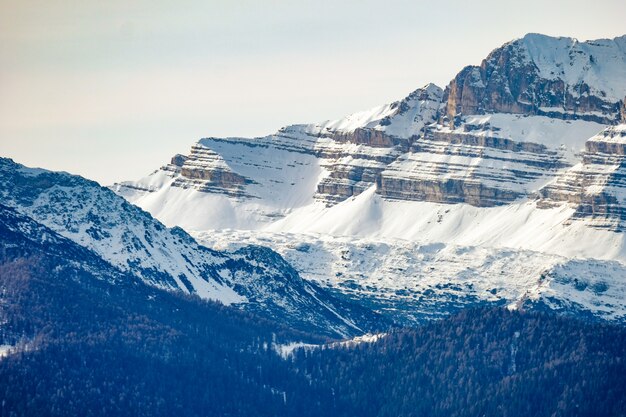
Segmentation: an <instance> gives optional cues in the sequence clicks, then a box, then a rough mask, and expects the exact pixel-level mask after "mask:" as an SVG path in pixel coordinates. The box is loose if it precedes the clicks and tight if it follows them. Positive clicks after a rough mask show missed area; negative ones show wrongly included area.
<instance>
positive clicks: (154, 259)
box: [0, 159, 385, 337]
mask: <svg viewBox="0 0 626 417" xmlns="http://www.w3.org/2000/svg"><path fill="white" fill-rule="evenodd" d="M0 196H1V197H2V202H3V204H4V205H6V206H10V207H12V208H13V209H15V210H16V211H17V212H19V213H20V214H22V215H25V216H28V217H30V218H32V219H33V220H34V221H36V222H38V223H40V224H42V225H44V226H46V227H48V228H49V229H51V230H53V231H54V232H55V233H58V234H59V235H61V236H63V237H65V238H68V239H70V240H71V241H73V242H74V243H76V244H78V245H80V246H81V247H83V248H85V249H87V250H89V251H90V252H91V253H93V254H95V255H96V256H98V257H100V258H101V260H102V262H105V263H107V264H110V265H111V266H113V267H115V268H116V269H118V270H119V271H120V273H124V274H127V275H132V276H134V277H135V278H136V279H139V280H141V281H142V282H145V283H147V284H149V285H152V286H154V287H157V288H160V289H165V290H169V291H180V292H183V293H186V294H193V295H196V296H198V297H200V298H203V299H209V300H215V301H219V302H221V303H224V304H226V305H236V306H238V307H240V308H242V309H245V310H247V311H256V312H258V313H259V314H260V315H262V316H265V317H268V318H276V319H278V320H280V321H281V322H284V323H287V324H290V325H291V326H293V327H294V328H299V329H303V330H311V331H314V332H317V333H319V334H326V335H329V336H334V337H341V336H346V335H353V334H360V333H362V332H364V331H367V330H369V329H370V328H372V327H375V326H379V325H380V326H385V324H384V321H381V322H380V323H378V324H376V323H377V320H378V318H377V316H376V314H373V313H372V312H371V311H368V310H366V309H364V308H363V307H359V306H357V305H353V304H351V303H347V302H344V301H341V300H339V299H337V298H334V297H333V296H332V295H331V294H329V293H328V291H326V290H324V289H322V288H320V287H319V286H318V285H317V284H315V283H311V282H308V281H305V280H303V279H302V278H301V277H300V276H299V274H298V273H297V272H296V271H295V270H294V269H293V268H291V267H290V266H289V265H288V264H287V263H286V262H285V261H284V260H283V259H282V258H281V256H280V255H278V254H277V253H275V252H273V251H272V250H270V249H267V248H264V247H260V246H255V247H243V248H239V249H238V250H237V251H234V252H230V253H223V252H218V251H215V250H212V249H208V248H206V247H204V246H202V245H200V244H198V243H197V242H196V241H195V240H194V239H193V238H192V237H191V236H189V235H188V234H187V233H186V232H185V231H183V230H182V229H181V228H172V229H168V228H166V227H165V226H163V224H161V223H160V222H159V221H157V220H155V219H154V218H152V216H151V215H150V214H148V213H146V212H144V211H143V210H141V209H139V208H138V207H135V206H133V205H132V204H129V203H128V202H127V201H126V200H124V199H123V198H121V197H119V196H117V195H115V194H114V193H113V192H112V191H110V190H108V189H107V188H104V187H101V186H100V185H98V184H97V183H95V182H93V181H89V180H86V179H84V178H81V177H78V176H74V175H70V174H67V173H59V172H50V171H46V170H42V169H33V168H27V167H24V166H22V165H19V164H17V163H15V162H13V161H11V160H9V159H0Z"/></svg>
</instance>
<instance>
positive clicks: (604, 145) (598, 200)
mask: <svg viewBox="0 0 626 417" xmlns="http://www.w3.org/2000/svg"><path fill="white" fill-rule="evenodd" d="M539 194H540V196H541V198H542V199H541V200H540V202H541V204H542V205H544V206H555V205H559V204H562V203H563V202H565V203H568V204H570V205H572V206H573V207H574V208H575V209H576V211H575V213H574V216H573V219H574V220H584V221H587V222H588V223H589V224H590V225H591V226H593V227H597V228H607V229H610V230H613V231H620V232H621V231H623V230H624V227H626V125H623V124H622V125H617V126H613V127H610V128H607V129H606V130H604V131H603V132H601V133H600V134H598V135H596V136H594V137H592V138H591V139H589V140H588V141H587V142H586V143H585V152H584V153H583V155H582V161H581V162H580V163H579V164H577V165H575V166H574V167H572V168H571V169H569V170H567V171H566V172H564V173H563V174H562V175H560V176H559V177H558V178H556V180H555V181H554V182H553V183H551V184H549V185H548V186H546V187H544V188H543V189H541V190H540V192H539Z"/></svg>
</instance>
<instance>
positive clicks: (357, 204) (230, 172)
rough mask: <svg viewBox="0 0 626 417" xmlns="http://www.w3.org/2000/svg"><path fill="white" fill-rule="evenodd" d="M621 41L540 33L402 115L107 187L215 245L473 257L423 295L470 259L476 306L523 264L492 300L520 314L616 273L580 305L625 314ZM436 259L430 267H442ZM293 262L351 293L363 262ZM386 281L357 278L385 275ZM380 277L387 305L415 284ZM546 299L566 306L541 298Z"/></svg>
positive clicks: (194, 159)
mask: <svg viewBox="0 0 626 417" xmlns="http://www.w3.org/2000/svg"><path fill="white" fill-rule="evenodd" d="M625 41H626V37H619V38H615V39H613V40H597V41H588V42H578V41H576V40H574V39H571V38H551V37H547V36H543V35H535V34H530V35H527V36H525V37H524V38H522V39H518V40H515V41H512V42H509V43H507V44H505V45H503V46H502V47H500V48H497V49H496V50H494V51H493V52H492V53H491V54H490V55H489V56H488V57H487V58H486V59H485V60H484V61H483V62H482V64H481V65H480V66H469V67H466V68H464V69H463V70H462V71H461V72H459V74H458V75H457V76H456V77H455V78H454V79H453V80H452V81H451V82H450V84H449V85H448V86H447V87H446V88H445V90H442V89H441V88H439V87H437V86H434V85H432V84H429V85H427V86H425V87H423V88H420V89H418V90H416V91H414V92H413V93H411V94H410V95H409V96H407V97H406V98H404V99H402V100H399V101H397V102H394V103H392V104H388V105H384V106H380V107H378V108H375V109H372V110H369V111H364V112H359V113H355V114H353V115H350V116H347V117H346V118H343V119H340V120H336V121H329V122H324V123H318V124H310V125H294V126H288V127H285V128H283V129H281V130H279V131H278V132H277V133H275V134H273V135H269V136H266V137H260V138H205V139H202V140H200V141H199V142H198V143H197V144H196V145H194V146H193V147H192V149H191V152H190V153H189V154H188V155H177V156H175V157H174V158H172V161H171V163H170V164H168V165H166V166H164V167H162V168H161V169H159V170H157V171H155V172H154V173H153V174H151V175H149V176H148V177H146V178H143V179H141V180H139V181H134V182H125V183H122V184H116V185H115V186H113V187H112V188H113V190H115V191H116V192H117V193H119V194H121V195H123V196H124V197H126V198H127V199H128V200H129V201H131V202H133V203H135V204H137V205H139V206H140V207H142V208H144V209H146V210H148V211H150V212H151V213H152V214H154V215H155V216H156V217H157V218H159V219H160V220H162V221H163V222H164V223H166V224H167V225H170V226H174V225H178V226H181V227H183V228H185V229H186V230H189V231H192V232H196V233H199V234H198V236H201V237H202V239H203V241H204V242H206V243H207V244H208V245H224V244H226V243H228V244H236V243H237V240H238V239H244V238H245V241H249V242H256V241H257V238H258V236H257V235H256V233H260V234H259V236H265V237H264V242H265V243H264V244H266V245H269V246H272V245H274V243H273V239H276V242H277V243H276V244H275V245H276V248H277V249H278V250H280V251H281V253H282V254H284V255H285V256H287V251H285V250H283V249H282V248H283V246H281V243H280V242H281V239H283V238H282V237H281V236H288V239H289V240H290V242H292V243H293V242H295V244H298V242H301V243H302V242H308V240H309V238H310V235H312V236H316V237H315V239H320V240H321V241H324V242H326V241H327V239H329V241H332V242H334V240H333V239H336V238H339V239H343V238H348V239H350V238H358V239H359V242H363V243H362V244H363V245H367V244H370V243H371V244H372V245H374V246H375V247H378V246H377V245H378V244H379V242H382V243H383V244H385V245H386V244H389V245H392V246H393V247H396V246H397V245H399V246H398V247H403V245H405V244H404V243H401V244H397V243H396V242H397V241H398V239H401V240H403V241H408V242H409V243H407V245H409V246H408V247H414V248H422V247H429V246H430V245H433V244H435V245H437V244H443V245H444V247H446V248H454V249H451V250H452V251H453V252H454V251H456V250H457V248H461V249H459V250H461V251H466V252H464V253H468V254H470V255H468V256H469V258H463V259H464V260H463V262H460V263H458V264H455V265H457V266H459V268H457V269H455V268H452V267H450V268H452V269H450V268H448V269H444V270H445V271H447V272H445V274H443V275H434V277H433V281H429V283H428V284H427V288H431V287H433V286H436V285H439V284H441V285H444V284H443V283H444V281H445V280H446V279H449V280H454V279H457V278H459V277H463V276H465V275H464V274H463V273H462V271H463V265H465V264H467V263H470V262H471V259H470V258H471V256H476V257H477V258H476V259H479V260H481V261H480V262H485V264H484V265H483V267H478V266H474V267H473V268H474V270H475V271H476V273H475V274H474V275H472V276H473V277H474V278H472V279H474V280H479V278H478V277H482V279H484V280H485V281H484V285H482V286H481V285H478V284H476V283H474V284H473V285H474V287H475V288H481V290H480V291H482V290H485V291H483V292H479V293H477V294H474V293H473V292H472V291H470V290H468V292H467V293H465V296H466V301H467V302H468V303H472V302H483V301H494V300H495V299H494V298H493V297H491V296H489V295H485V292H486V291H487V289H489V291H491V287H493V286H494V284H493V283H492V282H491V281H490V279H488V278H485V277H484V275H487V274H494V273H495V272H494V271H495V270H494V269H491V266H492V265H500V264H502V265H505V264H507V263H509V262H510V263H511V264H512V265H519V266H520V267H519V268H511V270H510V273H507V274H506V277H507V278H506V280H505V281H506V283H505V284H503V285H502V287H503V288H507V289H508V290H498V291H499V293H500V294H503V295H502V297H501V299H499V301H498V302H512V303H518V302H520V300H524V299H527V298H528V297H527V296H525V295H524V294H527V293H528V294H535V293H537V292H536V291H535V290H533V288H534V286H536V285H537V282H538V280H539V279H540V277H541V276H544V277H546V276H549V273H551V272H550V271H555V270H558V271H560V272H559V274H561V275H559V276H565V275H567V276H570V277H571V276H573V275H582V274H585V273H587V272H588V271H595V272H593V274H596V275H594V276H597V277H602V274H603V273H604V272H602V271H606V272H605V274H606V277H605V278H602V279H606V284H607V285H608V286H609V288H611V289H612V290H611V291H616V292H611V291H604V292H602V291H600V292H599V293H598V294H599V295H598V294H596V295H593V296H590V297H586V296H582V295H581V297H580V303H579V304H580V305H581V306H582V307H581V308H582V309H583V310H586V311H591V312H593V313H594V314H597V315H600V316H603V317H607V318H616V319H618V318H619V317H622V316H623V313H622V307H621V304H620V303H615V302H614V300H616V299H619V297H620V294H621V291H622V290H621V288H622V286H621V285H622V284H621V282H622V281H623V272H624V271H623V265H624V263H626V240H625V235H624V233H623V227H624V218H625V217H626V216H625V215H624V213H625V212H626V211H625V210H626V209H625V207H626V201H625V200H624V197H623V194H624V193H623V189H624V187H625V183H624V175H623V173H622V172H621V171H622V166H623V165H624V149H623V146H622V145H623V144H622V142H623V141H622V139H621V138H622V137H623V133H622V132H623V130H624V128H623V125H619V123H620V121H624V120H626V107H625V101H624V100H625V97H626V82H625V78H624V77H626V49H625ZM224 229H226V232H224V233H218V232H215V233H214V232H212V231H214V230H224ZM209 231H211V232H209ZM246 231H254V233H248V232H246ZM203 232H205V233H203ZM206 232H209V233H208V234H207V233H206ZM244 232H245V233H244ZM242 233H243V234H242ZM265 233H266V234H265ZM211 236H217V237H216V238H214V239H213V238H212V237H211ZM229 236H231V238H228V237H229ZM268 236H270V237H268ZM366 242H370V243H366ZM257 243H258V242H257ZM324 245H327V244H326V243H324ZM411 245H413V246H411ZM327 246H328V245H327ZM330 246H333V245H330ZM339 246H341V245H339ZM333 247H334V246H333ZM467 248H469V249H467ZM416 250H417V249H416ZM481 251H484V252H481ZM296 252H298V251H296ZM328 252H329V253H335V254H336V250H335V249H332V250H331V249H329V250H328ZM418 252H419V251H418ZM446 253H447V252H446ZM451 253H452V252H451ZM454 253H456V252H454ZM294 254H295V255H298V256H300V255H301V257H302V258H303V259H304V260H306V259H308V255H307V254H305V253H301V252H298V253H295V252H294ZM444 255H446V254H444ZM290 256H291V255H290ZM372 256H377V255H376V254H375V253H372ZM380 256H381V258H385V257H386V256H387V255H380ZM442 256H443V255H442ZM446 256H448V255H446ZM446 256H443V258H446ZM455 256H456V255H450V256H449V259H450V262H452V261H453V260H454V257H455ZM320 259H327V260H326V262H331V260H332V259H334V258H332V257H331V258H325V257H324V256H322V257H321V258H320ZM432 259H433V260H432V261H429V262H428V263H427V264H428V265H426V264H424V268H426V270H428V268H431V267H433V265H431V264H433V263H437V262H440V260H441V259H440V258H439V257H436V258H432ZM487 259H497V261H493V262H491V261H490V262H489V263H487V262H488V261H487ZM573 259H575V261H574V260H573ZM290 260H291V261H292V262H293V263H294V265H295V266H296V267H297V268H298V270H299V271H300V272H301V273H303V274H305V276H307V277H310V278H314V279H316V280H318V281H319V282H322V283H324V284H325V285H328V286H330V287H332V288H333V289H334V290H337V291H340V292H342V293H344V294H349V293H350V291H348V290H347V289H346V288H347V287H346V286H345V285H344V284H346V283H347V284H346V285H348V284H349V285H351V284H350V281H345V280H347V278H345V277H346V276H350V275H351V272H350V268H352V267H354V266H350V268H348V267H346V268H345V270H343V269H340V270H339V271H330V270H326V269H324V268H322V269H321V270H319V269H318V268H317V267H314V266H311V268H313V270H315V271H322V272H320V273H318V272H311V271H312V270H311V268H309V267H307V266H306V265H309V264H308V263H306V262H305V263H303V262H301V261H300V260H299V259H297V256H294V257H292V258H290ZM570 260H571V262H573V263H571V262H570ZM332 262H334V261H332ZM381 262H385V261H384V260H381ZM407 262H408V261H407ZM442 262H444V263H445V261H442ZM558 265H561V266H558ZM562 265H566V266H562ZM572 265H575V267H573V266H572ZM557 266H558V268H557ZM354 268H355V271H360V270H359V268H358V267H354ZM435 268H436V266H435ZM494 268H497V266H494ZM379 270H380V269H379V267H373V269H372V268H369V267H368V268H365V269H364V270H362V271H360V272H359V273H362V274H363V275H364V276H369V275H370V274H373V275H374V276H377V274H378V272H376V271H379ZM392 271H393V272H392ZM563 271H568V272H563ZM338 272H340V273H341V274H340V275H335V277H339V278H337V279H336V280H335V278H333V277H332V274H333V273H335V274H336V273H338ZM355 273H356V272H355ZM590 273H591V272H590ZM324 274H330V275H331V277H328V276H325V277H323V276H322V275H324ZM394 274H395V275H394ZM563 274H565V275H563ZM568 274H570V275H568ZM593 274H592V275H593ZM384 275H385V276H387V278H386V279H385V280H383V281H381V282H380V283H379V285H373V284H372V283H371V282H369V281H367V282H366V284H364V285H369V286H371V287H375V288H376V291H374V292H373V293H376V294H378V295H379V296H381V297H383V298H384V297H386V296H385V295H384V294H392V293H394V291H400V290H399V289H397V288H396V287H395V286H394V285H393V284H391V283H392V282H405V281H406V282H409V281H411V280H415V281H416V282H421V281H420V279H419V277H420V276H421V275H420V274H419V273H416V272H415V270H413V269H410V268H409V269H406V268H405V269H403V270H393V269H389V270H387V272H385V274H384ZM555 276H556V275H555ZM330 278H332V280H330V281H329V279H330ZM564 279H565V278H564ZM598 279H600V278H598ZM344 281H345V282H344ZM557 281H558V279H557V278H555V279H553V280H550V285H549V286H547V285H542V286H541V289H542V292H541V294H543V295H542V296H537V297H535V299H537V300H539V299H541V300H542V303H545V304H550V303H548V302H547V301H546V300H548V298H551V299H554V300H560V301H559V302H562V303H564V304H562V305H567V303H568V301H567V299H566V298H567V297H565V295H568V296H570V295H572V294H571V293H570V292H568V291H567V290H566V288H565V287H560V286H558V285H557ZM446 282H447V281H446ZM546 282H547V281H546ZM603 282H604V281H603ZM437 283H439V284H437ZM420 285H421V284H420ZM425 285H426V284H425ZM408 287H410V288H413V287H414V286H411V285H408ZM487 287H489V288H487ZM388 288H393V291H392V292H391V293H390V292H389V291H387V289H388ZM416 288H417V287H416ZM419 288H422V289H424V288H426V287H419ZM420 291H421V290H420ZM424 291H425V290H424ZM550 291H554V292H555V294H556V295H555V296H554V297H552V296H550V297H549V296H547V295H546V294H548V293H550ZM359 294H360V295H359V297H361V296H362V297H366V296H367V297H369V296H368V295H367V291H365V292H363V291H361V292H359ZM394 294H395V293H394ZM411 294H414V293H411ZM435 294H439V295H438V297H440V298H439V299H444V298H445V297H447V296H444V295H443V294H441V293H437V292H435ZM559 294H561V295H563V296H560V295H559ZM611 294H612V295H611ZM448 295H449V294H448ZM544 295H545V296H544ZM579 295H580V294H579ZM596 296H597V297H599V298H601V299H602V298H603V297H604V298H605V301H606V302H604V301H598V300H596V299H595V298H594V297H596ZM359 297H354V298H355V299H358V298H359ZM372 297H374V296H372ZM390 297H391V298H393V296H390ZM398 297H399V298H402V297H400V296H397V297H396V298H398ZM410 297H413V295H410ZM416 297H417V298H416V299H417V301H415V303H413V304H411V305H413V306H414V308H416V309H417V310H418V311H422V312H423V313H424V314H426V315H427V314H428V313H427V310H428V309H432V308H433V307H432V305H434V304H436V303H435V301H433V303H434V304H433V303H429V302H426V301H425V299H424V298H419V297H420V296H416ZM370 298H371V297H370ZM399 298H398V299H399ZM496 298H497V297H496ZM411 299H412V298H411ZM435 299H437V297H435V298H433V300H435ZM420 300H422V301H420ZM570 301H571V300H570ZM420 302H421V303H422V304H420ZM572 302H573V301H572ZM555 303H556V302H555ZM555 303H553V304H551V305H552V306H553V307H554V308H556V304H555ZM599 305H603V306H608V305H614V306H615V310H614V311H613V312H607V311H603V310H602V308H599V307H598V306H599ZM415 306H417V307H415ZM419 306H421V307H419ZM570 307H571V306H570ZM384 308H386V307H384ZM393 308H396V307H393ZM412 308H413V307H412ZM572 308H573V307H572ZM420 314H422V313H420Z"/></svg>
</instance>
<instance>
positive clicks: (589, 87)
mask: <svg viewBox="0 0 626 417" xmlns="http://www.w3.org/2000/svg"><path fill="white" fill-rule="evenodd" d="M625 62H626V36H622V37H619V38H615V39H600V40H596V41H588V42H579V41H577V40H576V39H572V38H552V37H549V36H544V35H538V34H529V35H526V36H525V37H524V38H522V39H518V40H515V41H512V42H509V43H507V44H505V45H504V46H502V47H501V48H498V49H496V50H494V51H493V52H492V53H491V54H489V56H488V57H487V58H486V59H485V60H484V61H483V62H482V63H481V65H480V66H468V67H466V68H464V69H463V70H462V71H461V72H460V73H459V74H458V75H457V76H456V77H455V78H454V79H453V80H452V82H451V83H450V84H449V85H448V87H447V88H446V92H445V98H446V114H447V116H448V117H449V118H450V120H454V118H455V117H456V116H458V115H468V114H485V113H518V114H527V115H530V114H532V115H546V116H550V117H556V118H562V119H584V120H593V121H597V122H600V123H615V122H617V121H619V120H620V119H622V118H623V115H622V116H620V114H619V113H620V108H623V105H624V88H625V86H626V71H624V65H625Z"/></svg>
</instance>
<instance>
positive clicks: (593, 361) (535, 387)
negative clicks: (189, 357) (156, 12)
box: [295, 309, 626, 417]
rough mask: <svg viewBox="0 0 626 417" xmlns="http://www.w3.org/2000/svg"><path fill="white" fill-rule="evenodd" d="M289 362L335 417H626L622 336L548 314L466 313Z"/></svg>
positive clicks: (625, 337)
mask: <svg viewBox="0 0 626 417" xmlns="http://www.w3.org/2000/svg"><path fill="white" fill-rule="evenodd" d="M295 363H296V365H297V367H298V369H300V370H301V371H302V372H305V373H306V374H307V375H308V377H309V378H311V379H312V380H314V381H323V384H325V386H327V387H330V388H332V389H333V390H334V393H335V398H336V400H337V404H336V405H337V409H336V410H335V411H334V412H333V415H337V416H377V417H382V416H389V417H391V416H431V417H437V416H442V417H443V416H445V417H462V416H467V417H470V416H471V417H474V416H508V417H517V416H520V417H522V416H535V417H539V416H624V415H626V329H624V328H623V327H617V326H611V325H599V324H583V323H581V322H579V321H577V320H575V319H571V318H565V317H557V316H555V315H554V314H553V313H545V314H543V313H528V314H525V313H520V312H510V311H507V310H503V309H492V310H484V309H477V310H466V311H463V312H461V313H459V314H458V315H455V316H453V317H450V318H448V319H445V320H441V321H437V322H434V323H432V324H429V325H427V326H423V327H418V328H416V329H408V330H401V331H397V332H393V333H392V334H390V335H388V336H387V337H384V338H382V339H380V340H379V341H378V342H376V343H372V344H360V345H357V346H353V347H349V348H342V349H327V350H321V351H315V352H306V351H305V350H300V351H299V352H297V354H296V356H295Z"/></svg>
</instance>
